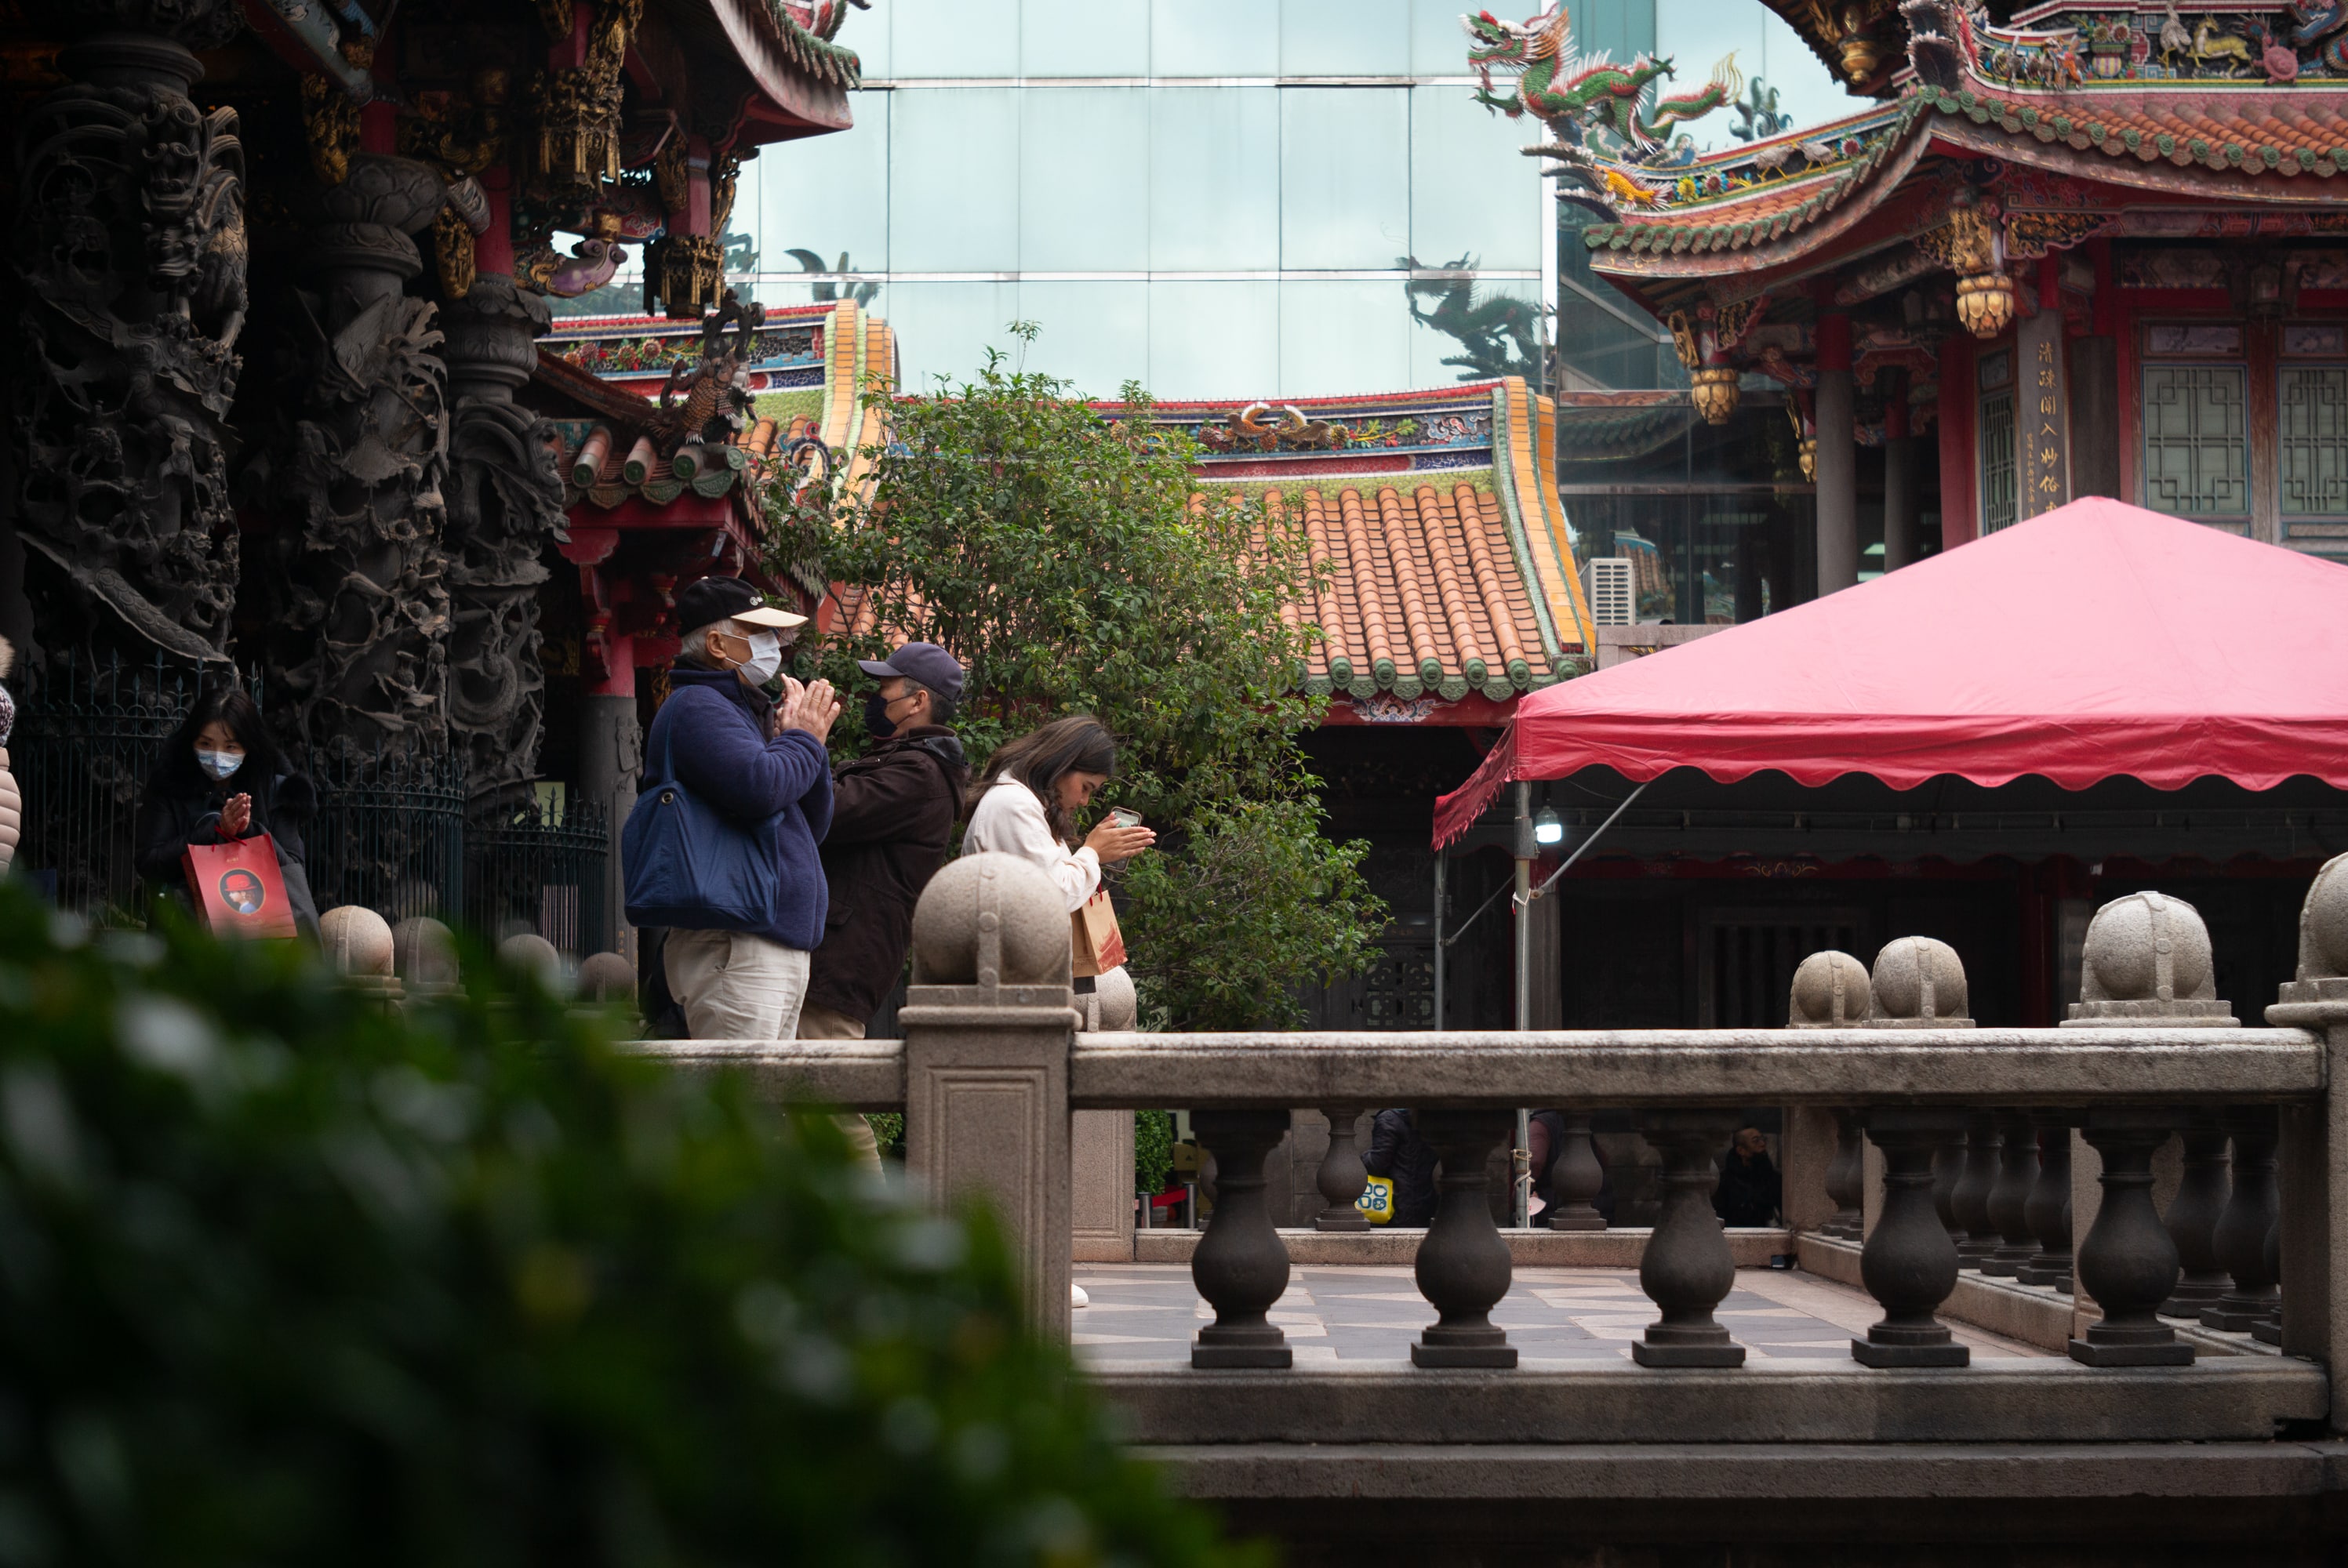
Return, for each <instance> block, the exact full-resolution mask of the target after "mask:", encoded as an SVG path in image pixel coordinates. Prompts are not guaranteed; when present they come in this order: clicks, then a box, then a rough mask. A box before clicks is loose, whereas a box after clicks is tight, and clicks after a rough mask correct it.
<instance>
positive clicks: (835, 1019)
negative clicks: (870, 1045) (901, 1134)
mask: <svg viewBox="0 0 2348 1568" xmlns="http://www.w3.org/2000/svg"><path fill="white" fill-rule="evenodd" d="M798 1038H799V1039H801V1040H862V1039H863V1038H864V1020H862V1019H860V1018H850V1017H849V1016H848V1015H847V1014H846V1013H844V1012H835V1011H833V1010H832V1009H829V1008H828V1007H819V1006H818V1005H816V1004H815V1003H813V1002H808V1003H806V1004H804V1005H803V1006H801V1007H800V1009H799V1033H798ZM833 1120H834V1121H836V1122H839V1130H840V1132H842V1133H843V1134H845V1135H846V1137H847V1139H848V1147H849V1149H850V1151H851V1152H852V1153H854V1154H855V1156H856V1163H858V1164H860V1165H862V1166H864V1167H865V1168H866V1169H868V1170H873V1171H878V1170H879V1169H880V1140H879V1139H877V1138H875V1137H874V1136H873V1135H872V1124H871V1123H870V1122H867V1121H866V1120H864V1118H863V1117H861V1116H859V1115H856V1114H855V1113H853V1112H850V1113H848V1114H846V1115H841V1116H837V1117H834V1118H833Z"/></svg>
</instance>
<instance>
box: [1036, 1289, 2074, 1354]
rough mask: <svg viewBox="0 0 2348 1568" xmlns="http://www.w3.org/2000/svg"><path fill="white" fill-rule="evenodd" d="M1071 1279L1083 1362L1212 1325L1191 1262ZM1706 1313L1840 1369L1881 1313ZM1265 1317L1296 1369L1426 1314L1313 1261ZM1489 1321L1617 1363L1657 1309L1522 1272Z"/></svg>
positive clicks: (1161, 1344)
mask: <svg viewBox="0 0 2348 1568" xmlns="http://www.w3.org/2000/svg"><path fill="white" fill-rule="evenodd" d="M1076 1283H1077V1284H1078V1285H1081V1286H1084V1287H1085V1290H1086V1294H1087V1295H1089V1296H1091V1297H1092V1305H1091V1306H1090V1307H1086V1308H1084V1309H1083V1310H1081V1311H1079V1312H1077V1313H1076V1315H1075V1326H1074V1334H1073V1337H1074V1339H1075V1342H1076V1353H1077V1355H1078V1357H1079V1358H1082V1359H1084V1360H1086V1361H1096V1362H1099V1361H1138V1360H1187V1359H1188V1358H1189V1354H1190V1336H1191V1335H1192V1334H1193V1333H1194V1332H1195V1331H1196V1330H1197V1328H1198V1327H1199V1325H1200V1323H1204V1322H1212V1321H1213V1319H1214V1316H1215V1315H1214V1312H1213V1310H1212V1309H1211V1308H1210V1307H1208V1306H1207V1304H1206V1303H1205V1302H1204V1301H1202V1300H1200V1298H1199V1294H1198V1292H1197V1291H1196V1290H1195V1289H1194V1288H1192V1286H1191V1284H1190V1270H1189V1266H1188V1265H1181V1264H1097V1263H1087V1264H1078V1265H1077V1266H1076ZM1717 1316H1718V1317H1719V1319H1720V1321H1721V1323H1722V1324H1723V1325H1724V1326H1725V1327H1726V1328H1727V1329H1728V1331H1729V1333H1730V1334H1731V1335H1733V1336H1735V1339H1736V1342H1737V1343H1738V1344H1740V1345H1743V1346H1745V1347H1746V1359H1747V1360H1763V1359H1776V1360H1834V1361H1846V1360H1848V1359H1849V1357H1850V1341H1851V1337H1852V1336H1853V1335H1854V1334H1857V1335H1864V1334H1865V1333H1866V1332H1867V1326H1868V1325H1869V1324H1870V1323H1873V1322H1875V1321H1877V1320H1878V1319H1879V1318H1880V1317H1882V1316H1883V1314H1882V1311H1881V1309H1880V1308H1879V1307H1877V1306H1876V1305H1875V1303H1874V1302H1873V1301H1871V1300H1869V1298H1868V1297H1867V1296H1865V1295H1864V1294H1862V1293H1861V1292H1859V1291H1856V1290H1852V1289H1849V1288H1848V1287H1846V1286H1839V1285H1836V1284H1833V1283H1831V1282H1829V1281H1827V1280H1823V1279H1820V1278H1818V1276H1815V1275H1807V1274H1800V1273H1778V1272H1774V1271H1772V1270H1768V1269H1753V1268H1746V1269H1739V1270H1737V1273H1736V1285H1735V1288H1734V1289H1732V1290H1731V1291H1730V1292H1729V1293H1728V1299H1727V1300H1725V1301H1724V1302H1723V1303H1721V1306H1720V1309H1719V1312H1718V1314H1717ZM1434 1320H1435V1314H1434V1309H1433V1308H1431V1307H1428V1306H1427V1304H1426V1298H1425V1297H1423V1296H1420V1295H1419V1293H1418V1289H1417V1287H1416V1286H1415V1285H1413V1284H1412V1282H1411V1271H1410V1270H1409V1269H1407V1268H1370V1267H1351V1266H1319V1265H1312V1266H1299V1267H1297V1268H1295V1269H1294V1270H1293V1271H1292V1274H1291V1275H1290V1278H1289V1285H1288V1294H1286V1295H1285V1296H1282V1297H1281V1298H1280V1301H1279V1304H1278V1305H1277V1306H1275V1307H1273V1308H1272V1322H1274V1323H1276V1324H1278V1325H1279V1326H1280V1327H1282V1328H1283V1329H1285V1330H1286V1331H1287V1334H1288V1339H1289V1343H1290V1345H1291V1346H1292V1347H1293V1348H1294V1350H1295V1353H1296V1360H1297V1363H1298V1364H1299V1365H1300V1366H1301V1365H1304V1364H1307V1363H1310V1362H1313V1361H1316V1360H1319V1361H1330V1360H1339V1359H1343V1360H1348V1361H1351V1360H1395V1359H1399V1358H1402V1357H1405V1356H1407V1355H1409V1354H1410V1342H1411V1341H1412V1340H1413V1339H1414V1338H1416V1337H1417V1335H1418V1331H1419V1330H1420V1329H1421V1328H1423V1327H1426V1325H1427V1324H1429V1323H1431V1322H1433V1321H1434ZM1492 1320H1493V1321H1494V1322H1495V1323H1498V1325H1499V1326H1500V1327H1503V1328H1506V1329H1507V1330H1508V1331H1509V1342H1510V1343H1511V1344H1513V1345H1515V1346H1516V1347H1517V1348H1518V1351H1519V1355H1520V1357H1521V1358H1522V1359H1523V1360H1525V1361H1526V1362H1534V1361H1593V1360H1595V1361H1603V1360H1609V1359H1612V1358H1629V1356H1630V1354H1631V1341H1632V1340H1633V1339H1635V1338H1637V1337H1639V1335H1640V1334H1641V1333H1642V1332H1643V1330H1644V1329H1645V1328H1646V1327H1647V1325H1648V1324H1650V1323H1652V1322H1653V1321H1654V1320H1655V1309H1654V1305H1653V1303H1652V1302H1650V1301H1649V1300H1648V1299H1647V1298H1646V1297H1645V1296H1643V1295H1641V1294H1640V1291H1639V1276H1638V1275H1637V1274H1636V1273H1635V1272H1633V1271H1631V1270H1627V1269H1608V1268H1519V1269H1518V1270H1517V1271H1516V1278H1515V1281H1514V1283H1513V1284H1512V1285H1511V1286H1510V1287H1509V1294H1508V1296H1507V1297H1506V1298H1505V1299H1503V1300H1502V1301H1501V1303H1500V1305H1499V1307H1498V1308H1497V1309H1496V1310H1495V1311H1494V1312H1493V1314H1492ZM1952 1327H1953V1326H1952ZM1956 1335H1957V1338H1958V1339H1959V1341H1961V1342H1962V1343H1963V1344H1966V1345H1970V1346H1972V1348H1973V1355H1974V1357H1975V1358H1977V1359H1988V1358H1995V1357H2007V1356H2043V1355H2044V1354H2045V1352H2044V1351H2042V1350H2038V1349H2036V1348H2033V1347H2031V1346H2028V1345H2024V1344H2020V1343H2018V1342H2016V1341H2014V1340H2012V1339H2004V1338H2001V1337H1997V1336H1995V1335H1992V1334H1984V1333H1982V1332H1980V1331H1979V1330H1977V1329H1971V1328H1962V1327H1959V1328H1957V1329H1956Z"/></svg>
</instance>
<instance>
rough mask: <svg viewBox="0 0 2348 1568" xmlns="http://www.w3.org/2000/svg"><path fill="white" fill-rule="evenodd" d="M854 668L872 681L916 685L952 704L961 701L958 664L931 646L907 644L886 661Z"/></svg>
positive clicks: (860, 663)
mask: <svg viewBox="0 0 2348 1568" xmlns="http://www.w3.org/2000/svg"><path fill="white" fill-rule="evenodd" d="M856 667H857V668H858V669H859V670H861V671H864V672H865V673H866V674H867V675H870V676H872V677H873V678H874V679H876V680H880V681H890V680H895V679H899V678H902V679H904V680H908V681H919V682H921V683H922V685H924V686H927V687H928V688H929V689H930V690H931V691H932V692H942V693H943V694H944V695H946V696H948V697H952V698H954V699H955V700H956V701H959V700H960V699H961V697H962V661H961V660H959V659H956V658H955V657H954V656H953V654H951V653H949V652H947V651H945V650H944V649H942V648H941V647H939V646H938V645H937V644H936V643H934V642H908V643H906V644H905V645H904V646H903V647H902V648H900V649H898V650H897V651H896V652H894V653H891V655H889V657H888V658H886V659H860V660H858V661H856Z"/></svg>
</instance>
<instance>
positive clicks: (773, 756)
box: [644, 577, 839, 1040]
mask: <svg viewBox="0 0 2348 1568" xmlns="http://www.w3.org/2000/svg"><path fill="white" fill-rule="evenodd" d="M676 615H677V623H678V624H679V625H681V626H685V627H687V628H690V630H687V631H686V632H685V638H684V643H683V646H682V648H681V649H680V650H679V651H678V654H677V662H676V665H675V668H674V669H672V670H671V671H669V695H668V701H666V702H663V703H662V704H661V710H660V712H658V713H657V714H655V715H654V718H653V727H652V733H651V734H649V735H647V736H646V737H645V738H644V752H645V760H646V762H647V764H649V767H650V768H651V769H652V770H653V771H654V772H658V771H659V770H661V769H662V768H663V767H664V765H665V767H666V769H667V770H668V771H667V773H666V774H664V776H669V777H674V778H675V781H676V782H677V783H679V784H683V785H685V788H687V789H689V790H691V791H692V792H693V793H694V794H696V795H698V796H699V797H700V798H701V799H702V800H703V801H705V803H707V804H709V805H711V806H713V807H715V808H716V810H717V811H718V812H720V813H722V814H723V815H725V816H726V817H727V818H728V819H729V820H731V821H732V822H734V823H736V825H739V826H740V827H742V828H743V829H744V830H745V831H746V832H750V833H755V834H759V835H763V836H764V837H765V839H766V840H767V845H768V846H769V847H770V848H771V850H772V852H773V856H772V858H773V861H774V864H775V865H776V866H777V867H778V876H779V885H778V886H777V887H776V889H775V897H774V899H773V902H772V905H771V910H772V913H771V914H770V915H769V916H768V917H767V920H766V921H765V922H764V923H763V924H761V925H758V926H756V927H747V928H744V929H739V930H709V931H685V930H675V931H671V932H670V933H669V934H668V939H667V944H666V948H665V951H664V955H663V958H664V969H665V971H666V976H667V979H668V989H669V994H670V995H672V996H674V997H675V999H676V1002H677V1005H678V1006H679V1007H680V1008H682V1009H684V1011H685V1024H686V1027H687V1028H688V1029H689V1030H691V1031H692V1034H693V1037H694V1038H695V1039H696V1040H789V1039H791V1038H793V1036H795V1035H796V1034H797V1033H798V1021H799V1008H800V1006H801V1004H802V1003H803V1002H804V1001H805V999H806V997H807V984H808V953H809V952H811V951H812V950H813V949H814V948H815V946H816V944H817V943H819V942H820V941H822V940H823V926H824V909H825V904H826V897H827V896H826V890H825V886H824V878H823V863H822V861H821V860H820V859H819V857H818V855H817V851H816V845H819V844H820V843H821V842H822V841H823V835H824V834H825V833H826V832H827V831H828V830H829V828H830V826H831V759H830V755H829V753H827V752H826V751H825V749H824V742H825V738H826V737H827V736H828V735H829V733H831V725H832V721H833V720H835V719H837V718H839V702H838V701H837V700H836V699H835V698H834V697H833V696H832V692H831V683H830V682H828V681H817V682H812V683H810V684H808V686H806V687H801V686H800V685H799V684H798V682H796V681H793V680H791V679H789V678H788V676H786V677H785V678H784V680H783V697H782V700H781V701H780V702H774V701H772V700H770V699H769V698H768V697H767V694H766V692H764V691H762V690H760V688H762V687H763V686H765V684H766V683H767V682H768V681H771V680H773V679H774V678H775V676H776V675H777V674H778V672H779V671H781V668H782V656H783V634H784V633H786V632H789V631H792V630H796V629H797V628H798V627H800V626H803V625H805V624H806V622H807V617H805V616H803V615H794V614H791V613H790V612H789V611H788V610H776V609H772V608H770V607H768V606H767V605H766V604H764V603H763V602H762V601H761V600H760V598H759V596H758V593H757V589H753V588H752V587H751V586H750V585H749V584H748V583H747V582H745V581H743V580H742V579H739V578H730V577H711V578H704V579H701V580H700V581H699V582H696V583H694V584H693V585H692V586H690V587H688V588H687V589H685V591H684V592H682V593H680V594H678V595H677V596H676ZM647 776H648V777H649V776H650V774H648V775H647Z"/></svg>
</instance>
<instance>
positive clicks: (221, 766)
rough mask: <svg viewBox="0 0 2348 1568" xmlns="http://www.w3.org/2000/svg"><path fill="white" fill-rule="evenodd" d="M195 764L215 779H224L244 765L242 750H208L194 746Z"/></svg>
mask: <svg viewBox="0 0 2348 1568" xmlns="http://www.w3.org/2000/svg"><path fill="white" fill-rule="evenodd" d="M196 765H197V766H198V767H200V768H201V769H203V770H204V772H206V773H207V774H211V776H212V777H214V778H216V779H224V778H226V777H228V776H229V774H232V773H234V772H236V770H237V769H239V768H241V767H242V766H244V753H242V752H208V751H205V750H204V749H203V748H202V747H201V746H199V747H197V748H196Z"/></svg>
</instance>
